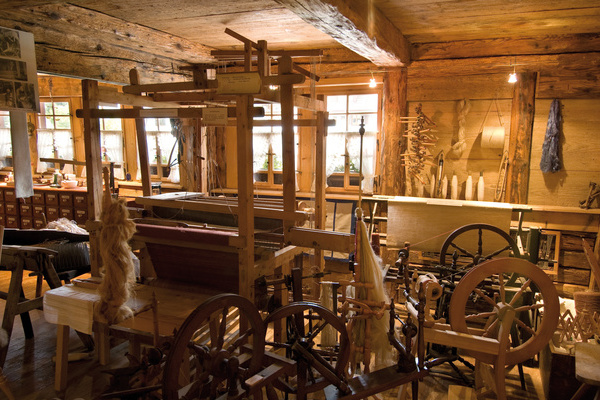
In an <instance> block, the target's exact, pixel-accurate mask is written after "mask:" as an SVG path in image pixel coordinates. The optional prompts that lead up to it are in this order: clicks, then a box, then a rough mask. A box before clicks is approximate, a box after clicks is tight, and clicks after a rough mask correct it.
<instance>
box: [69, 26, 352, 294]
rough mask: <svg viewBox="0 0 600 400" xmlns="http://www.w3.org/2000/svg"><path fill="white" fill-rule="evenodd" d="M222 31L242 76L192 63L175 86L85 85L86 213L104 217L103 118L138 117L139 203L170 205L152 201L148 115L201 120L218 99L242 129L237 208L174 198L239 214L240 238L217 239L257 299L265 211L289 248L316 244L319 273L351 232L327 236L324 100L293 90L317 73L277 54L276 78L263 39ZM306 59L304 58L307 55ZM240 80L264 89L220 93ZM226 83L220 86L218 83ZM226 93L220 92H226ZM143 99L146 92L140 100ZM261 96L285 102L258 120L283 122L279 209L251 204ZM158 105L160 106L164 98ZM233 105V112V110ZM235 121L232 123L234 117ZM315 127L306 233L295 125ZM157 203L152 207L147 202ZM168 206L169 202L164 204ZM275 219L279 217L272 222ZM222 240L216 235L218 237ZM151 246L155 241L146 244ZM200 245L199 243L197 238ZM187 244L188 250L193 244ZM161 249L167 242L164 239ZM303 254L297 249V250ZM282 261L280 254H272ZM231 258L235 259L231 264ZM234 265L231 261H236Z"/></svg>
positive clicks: (242, 288) (241, 287)
mask: <svg viewBox="0 0 600 400" xmlns="http://www.w3.org/2000/svg"><path fill="white" fill-rule="evenodd" d="M225 33H227V34H229V35H231V36H233V37H234V38H236V39H238V40H240V41H241V42H243V44H244V50H243V51H240V52H239V54H238V55H239V56H240V57H242V58H243V60H244V69H245V73H243V74H219V75H218V76H217V79H216V80H209V79H208V77H207V69H209V68H214V66H194V67H192V68H191V70H192V74H193V80H192V81H185V82H174V83H164V84H141V83H140V81H139V78H138V76H137V72H136V71H135V70H133V71H131V73H130V78H131V85H129V86H125V87H124V88H123V92H124V93H119V92H117V91H109V90H107V89H104V88H99V87H98V85H97V83H96V82H94V81H88V80H86V81H83V83H82V89H83V90H82V94H83V109H82V110H77V116H79V117H82V118H83V120H84V132H85V146H86V167H87V176H88V191H89V192H90V193H91V196H89V197H88V199H89V200H88V201H89V204H88V206H89V207H88V208H89V210H90V212H89V215H90V219H91V220H92V221H94V220H98V217H99V215H100V198H101V191H102V187H101V186H102V184H101V178H100V169H101V160H100V149H99V148H98V145H99V142H100V141H99V125H98V119H99V118H134V119H135V121H136V130H137V139H138V149H139V156H140V157H139V158H140V163H141V176H142V189H143V194H144V196H145V198H144V199H143V200H141V202H142V203H144V202H146V203H145V206H146V207H157V205H156V202H160V201H161V200H165V199H164V198H160V197H148V196H150V194H151V185H150V173H149V162H148V154H147V146H146V137H145V131H144V124H143V118H144V117H154V118H161V117H171V118H172V117H177V118H197V119H201V120H203V118H204V116H203V108H205V107H206V104H207V103H208V104H215V102H221V104H222V105H223V106H226V107H227V115H228V117H229V122H228V125H235V126H236V127H237V158H238V171H237V173H238V196H237V200H236V204H235V206H231V204H230V203H228V204H222V203H221V204H216V203H217V202H218V201H215V200H214V199H208V198H199V197H198V196H196V198H194V199H192V200H191V199H189V198H183V197H180V198H177V199H173V198H171V199H169V200H175V202H176V203H177V204H176V205H175V207H176V208H178V209H179V208H180V207H181V209H184V210H190V211H205V210H206V208H210V209H211V210H213V211H214V212H217V213H218V212H223V213H225V214H233V215H235V217H234V218H235V219H236V220H237V230H236V231H235V233H227V234H226V235H225V236H227V238H226V240H225V242H226V243H225V242H219V245H218V246H225V247H228V248H229V249H228V253H232V252H233V253H236V254H237V271H238V273H237V285H234V286H237V288H238V293H240V294H241V295H242V296H244V297H246V298H252V283H253V282H254V279H255V278H256V275H257V274H258V273H262V272H264V268H263V269H262V270H261V269H260V268H258V269H257V268H256V255H255V245H256V241H255V218H256V217H260V216H261V215H264V214H268V215H269V217H271V218H277V219H281V221H282V228H283V232H282V233H283V240H282V242H283V243H284V244H285V245H288V246H299V247H311V248H314V249H315V259H316V260H317V264H318V267H319V269H320V270H322V269H323V266H324V261H323V257H322V251H323V250H325V249H328V250H335V251H345V252H349V251H351V248H352V243H353V235H348V234H340V233H332V232H327V231H324V227H325V193H324V190H325V189H324V187H325V184H324V182H325V136H326V132H327V126H328V125H330V124H332V123H334V122H333V121H331V120H328V119H327V113H326V112H325V106H324V102H323V101H322V100H317V99H308V98H306V97H303V96H298V95H296V94H294V92H293V86H294V84H297V83H302V82H303V81H304V80H305V77H306V76H308V77H309V78H313V79H314V78H317V77H315V75H314V74H312V73H309V72H308V71H305V70H303V69H302V68H299V67H297V66H295V65H294V64H293V62H292V56H294V52H278V53H277V54H278V55H279V56H280V57H279V59H278V74H277V75H271V74H270V71H269V57H270V55H271V53H270V52H269V50H268V49H267V43H266V42H265V41H258V42H257V43H256V42H253V41H251V40H249V39H247V38H245V37H243V36H241V35H239V34H237V33H235V32H233V31H231V30H229V29H227V30H226V31H225ZM304 55H305V54H304ZM255 57H256V60H257V64H258V68H257V71H251V69H252V68H251V65H252V59H253V58H255ZM234 75H235V77H237V78H242V79H247V80H250V81H254V82H256V81H258V82H259V86H258V88H257V89H256V90H247V89H241V90H237V91H236V90H235V89H233V90H232V91H229V92H223V90H224V89H223V88H222V87H221V86H223V87H224V86H225V85H224V83H225V82H226V81H227V80H228V79H230V78H232V77H233V76H234ZM221 80H222V81H223V85H221ZM269 85H278V86H279V92H278V93H277V92H275V93H273V92H269V91H268V90H267V87H268V86H269ZM221 89H223V90H221ZM142 94H145V95H142ZM255 98H256V99H263V100H266V101H269V102H279V103H281V113H282V118H281V121H260V122H261V124H262V125H266V124H277V125H279V124H281V126H282V146H283V202H282V207H279V208H278V207H273V206H272V205H265V204H258V203H259V202H258V201H257V200H255V199H254V193H253V179H252V168H251V167H250V166H251V165H252V126H253V125H254V124H255V123H254V121H253V120H252V118H253V117H254V116H257V115H261V110H262V109H260V108H258V109H257V108H254V107H253V104H254V99H255ZM159 100H160V101H159ZM180 101H181V102H185V103H186V104H188V105H189V104H190V103H191V102H193V103H194V104H195V105H196V106H194V107H183V106H182V105H181V104H179V102H180ZM101 102H102V103H118V104H129V105H133V106H134V107H133V109H120V110H102V109H100V108H99V107H98V105H99V103H101ZM231 104H235V107H230V106H231ZM142 106H146V107H152V109H151V110H147V109H142ZM294 106H298V107H302V108H307V109H310V110H312V111H315V112H316V118H314V119H301V120H295V119H294V115H293V110H294ZM234 118H235V120H234ZM295 125H297V126H314V127H316V137H317V140H316V143H317V145H316V148H315V154H316V158H317V170H316V188H317V191H316V193H315V197H316V205H315V227H316V229H304V228H298V227H296V225H297V222H298V221H302V220H303V219H305V218H306V216H305V214H303V213H299V212H298V211H296V197H295V171H294V165H295V164H294V159H295V155H294V152H295V151H294V134H293V129H294V126H295ZM150 203H152V204H150ZM167 203H168V202H162V203H161V205H167ZM167 207H168V205H167ZM274 216H275V217H274ZM94 228H95V224H94V223H90V224H89V225H88V230H90V231H91V232H90V247H91V252H92V260H91V262H92V274H93V275H95V276H98V275H99V269H100V261H99V257H98V251H97V238H96V232H95V229H94ZM142 229H144V232H145V233H146V234H139V235H138V238H139V237H142V236H143V237H144V238H145V239H148V238H150V237H151V236H152V234H149V233H148V232H149V231H150V230H156V229H154V228H152V227H142ZM213 233H214V232H203V233H199V232H196V231H194V237H195V239H198V240H200V237H205V236H206V235H209V236H210V235H211V234H213ZM219 235H220V236H223V235H222V234H218V235H217V236H219ZM147 241H148V242H149V241H152V240H147ZM153 241H154V242H155V244H161V241H160V240H158V241H157V240H156V238H155V239H153ZM192 242H195V243H196V244H193V245H191V247H194V246H197V245H198V242H196V240H193V241H192ZM182 243H187V244H186V245H184V247H188V248H190V240H187V241H184V242H182ZM162 244H165V243H164V242H163V243H162ZM299 251H300V250H299V249H298V250H297V252H299ZM285 254H286V257H287V258H285V260H287V259H289V255H290V254H291V251H286V252H285ZM274 256H277V254H274ZM268 258H269V260H270V261H269V262H268V263H267V264H268V265H270V266H271V267H278V265H277V264H279V266H280V265H281V264H282V263H281V262H278V261H273V260H272V257H271V256H269V257H268ZM231 260H232V259H231ZM231 260H230V261H231Z"/></svg>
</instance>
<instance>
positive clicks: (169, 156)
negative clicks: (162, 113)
mask: <svg viewBox="0 0 600 400" xmlns="http://www.w3.org/2000/svg"><path fill="white" fill-rule="evenodd" d="M144 125H145V129H146V141H147V143H148V161H149V163H150V176H151V177H153V178H159V179H161V180H163V179H164V180H167V179H170V180H171V181H176V182H179V169H178V168H176V166H177V154H178V151H177V139H176V138H175V136H173V134H172V133H171V131H172V128H171V121H170V120H169V118H146V119H144ZM173 174H176V176H173Z"/></svg>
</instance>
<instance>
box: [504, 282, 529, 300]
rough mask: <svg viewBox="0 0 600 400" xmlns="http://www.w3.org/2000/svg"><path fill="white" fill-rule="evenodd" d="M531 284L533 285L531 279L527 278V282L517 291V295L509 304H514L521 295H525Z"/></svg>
mask: <svg viewBox="0 0 600 400" xmlns="http://www.w3.org/2000/svg"><path fill="white" fill-rule="evenodd" d="M529 285H531V279H527V281H525V283H524V284H523V285H522V286H521V288H520V289H519V291H518V292H517V293H515V295H514V296H513V298H512V299H511V301H510V303H508V304H509V305H511V306H512V305H514V304H515V303H516V302H517V300H519V299H520V298H521V296H522V295H523V293H524V292H525V290H527V289H528V288H529Z"/></svg>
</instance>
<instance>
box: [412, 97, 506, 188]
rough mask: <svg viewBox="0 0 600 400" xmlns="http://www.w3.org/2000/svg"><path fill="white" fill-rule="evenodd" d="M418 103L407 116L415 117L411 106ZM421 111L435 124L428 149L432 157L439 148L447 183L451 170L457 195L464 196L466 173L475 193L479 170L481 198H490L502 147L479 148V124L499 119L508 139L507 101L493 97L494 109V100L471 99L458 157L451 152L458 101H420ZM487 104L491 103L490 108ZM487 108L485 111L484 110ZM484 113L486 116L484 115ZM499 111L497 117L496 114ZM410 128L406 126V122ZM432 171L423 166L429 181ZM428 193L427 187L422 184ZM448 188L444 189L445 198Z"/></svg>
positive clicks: (490, 124)
mask: <svg viewBox="0 0 600 400" xmlns="http://www.w3.org/2000/svg"><path fill="white" fill-rule="evenodd" d="M417 104H418V103H417V102H411V103H410V104H409V116H415V107H416V105H417ZM421 104H422V106H423V112H424V113H425V115H427V116H428V117H429V118H431V119H432V120H433V121H434V122H435V123H436V128H435V130H436V132H435V135H436V136H437V137H438V142H437V144H436V145H435V146H434V147H432V148H431V150H430V152H431V154H432V155H433V156H434V157H435V156H437V154H438V153H439V152H440V151H441V150H443V151H444V153H445V156H446V158H445V164H444V173H445V175H446V176H447V177H448V182H450V180H451V179H452V172H453V171H455V172H456V175H457V177H458V182H459V198H460V199H464V192H465V181H466V179H467V176H468V175H469V173H470V174H471V176H472V178H473V182H474V185H473V190H474V192H473V193H476V185H475V183H476V182H477V180H478V178H479V173H480V172H481V171H483V176H484V182H485V195H484V200H492V199H493V198H494V191H495V189H496V183H497V180H498V169H499V167H500V160H501V158H502V148H495V149H490V148H483V147H482V146H481V136H482V134H481V129H482V124H483V123H484V119H485V125H486V126H496V127H499V126H501V125H500V121H502V124H503V126H504V127H505V128H506V137H505V141H507V140H508V131H509V128H510V108H511V101H510V100H497V104H498V110H499V111H500V113H498V112H497V111H496V105H495V104H494V100H471V101H470V104H471V107H470V111H469V112H468V114H467V115H466V121H465V140H466V145H467V147H466V149H465V151H464V152H463V153H462V155H461V156H460V157H459V156H458V155H457V154H455V153H453V152H451V148H452V144H453V143H454V142H455V141H456V137H457V135H458V128H459V125H458V109H457V107H458V102H457V101H435V102H433V101H432V102H422V103H421ZM490 105H491V106H492V107H491V108H490ZM488 110H489V113H488ZM486 113H488V115H487V119H486V118H485V116H486ZM498 114H500V117H499V116H498ZM409 129H410V125H409ZM432 171H434V168H433V167H427V168H426V169H425V171H424V172H425V173H424V179H425V180H426V182H429V179H430V173H431V172H432ZM425 190H426V192H428V186H427V185H426V187H425ZM449 197H450V189H448V198H449Z"/></svg>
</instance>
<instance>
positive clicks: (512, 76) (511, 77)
mask: <svg viewBox="0 0 600 400" xmlns="http://www.w3.org/2000/svg"><path fill="white" fill-rule="evenodd" d="M516 61H517V60H516V59H515V63H516ZM515 82H517V71H516V67H515V65H513V72H512V74H509V75H508V83H515Z"/></svg>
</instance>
